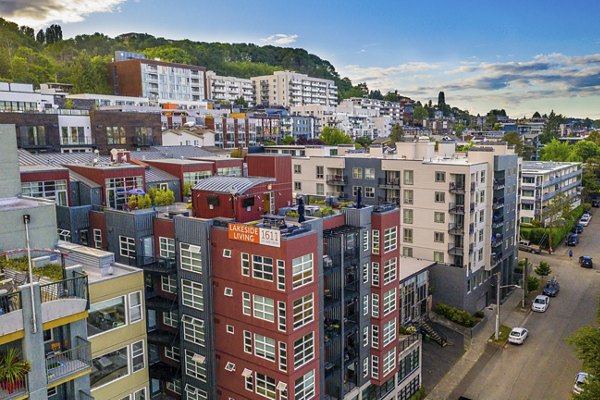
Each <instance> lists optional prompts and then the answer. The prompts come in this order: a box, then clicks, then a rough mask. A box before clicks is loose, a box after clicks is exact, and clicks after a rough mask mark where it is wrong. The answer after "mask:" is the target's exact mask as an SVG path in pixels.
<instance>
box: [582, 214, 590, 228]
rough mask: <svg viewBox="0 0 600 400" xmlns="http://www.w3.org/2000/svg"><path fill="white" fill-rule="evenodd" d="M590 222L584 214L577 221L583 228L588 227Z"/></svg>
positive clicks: (588, 216) (588, 217)
mask: <svg viewBox="0 0 600 400" xmlns="http://www.w3.org/2000/svg"><path fill="white" fill-rule="evenodd" d="M591 220H592V217H591V216H590V215H589V214H585V215H584V216H583V217H581V218H580V219H579V223H580V224H581V225H583V226H588V225H589V224H590V221H591Z"/></svg>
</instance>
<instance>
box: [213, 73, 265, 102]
mask: <svg viewBox="0 0 600 400" xmlns="http://www.w3.org/2000/svg"><path fill="white" fill-rule="evenodd" d="M206 92H207V95H206V97H207V98H208V99H211V100H215V101H228V102H230V103H233V102H234V101H236V100H237V99H239V98H242V99H244V101H246V103H248V105H250V106H252V105H253V104H254V85H253V84H252V80H250V79H244V78H237V77H234V76H219V75H217V74H216V73H215V72H213V71H207V72H206Z"/></svg>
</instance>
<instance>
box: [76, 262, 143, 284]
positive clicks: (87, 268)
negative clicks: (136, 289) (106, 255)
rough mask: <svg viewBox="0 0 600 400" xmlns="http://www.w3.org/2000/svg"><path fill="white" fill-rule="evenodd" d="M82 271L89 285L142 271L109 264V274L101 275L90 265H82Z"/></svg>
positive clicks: (117, 264)
mask: <svg viewBox="0 0 600 400" xmlns="http://www.w3.org/2000/svg"><path fill="white" fill-rule="evenodd" d="M82 267H83V271H84V272H85V273H86V274H87V276H88V282H89V283H90V284H92V283H95V282H102V281H106V280H109V279H114V278H119V277H121V276H124V275H129V274H135V273H139V272H141V271H143V270H142V269H140V268H136V267H130V266H128V265H124V264H119V263H113V264H111V272H112V273H111V274H110V275H102V273H101V271H100V268H97V267H93V266H91V265H82Z"/></svg>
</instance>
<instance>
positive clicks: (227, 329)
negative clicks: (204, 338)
mask: <svg viewBox="0 0 600 400" xmlns="http://www.w3.org/2000/svg"><path fill="white" fill-rule="evenodd" d="M225 332H227V333H231V334H232V335H233V334H234V333H235V327H234V326H233V325H226V326H225Z"/></svg>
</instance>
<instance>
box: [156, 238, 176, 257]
mask: <svg viewBox="0 0 600 400" xmlns="http://www.w3.org/2000/svg"><path fill="white" fill-rule="evenodd" d="M158 243H159V246H160V250H159V255H160V256H161V257H167V258H173V257H175V239H171V238H167V237H162V236H160V237H159V238H158Z"/></svg>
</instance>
